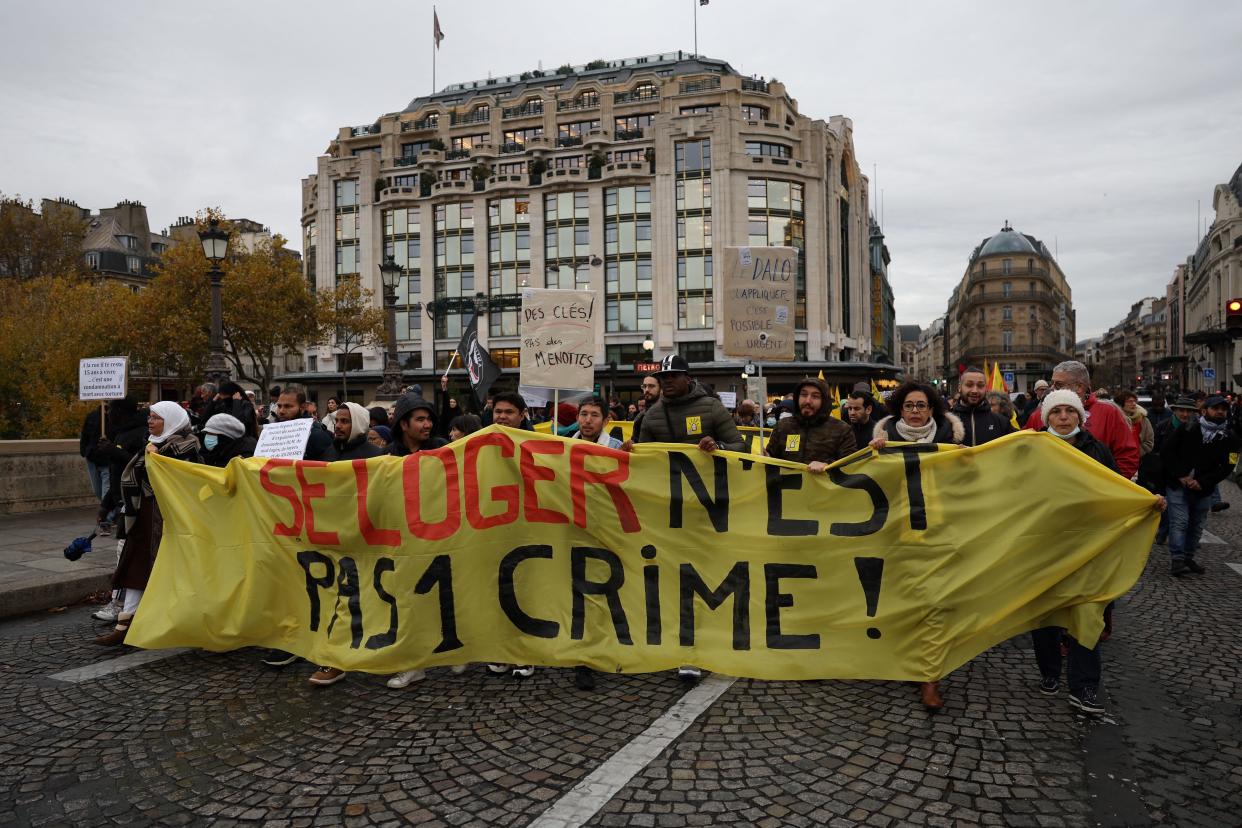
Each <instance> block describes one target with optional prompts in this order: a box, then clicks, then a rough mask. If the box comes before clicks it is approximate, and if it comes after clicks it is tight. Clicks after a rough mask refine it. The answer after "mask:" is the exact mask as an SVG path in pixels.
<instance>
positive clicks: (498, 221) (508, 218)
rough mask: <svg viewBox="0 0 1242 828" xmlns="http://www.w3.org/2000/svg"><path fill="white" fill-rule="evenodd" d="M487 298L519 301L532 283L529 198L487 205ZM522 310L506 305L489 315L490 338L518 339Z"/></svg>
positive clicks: (493, 202)
mask: <svg viewBox="0 0 1242 828" xmlns="http://www.w3.org/2000/svg"><path fill="white" fill-rule="evenodd" d="M487 273H488V296H489V297H491V298H492V299H508V300H516V298H517V296H518V289H519V288H520V287H521V286H522V285H523V284H529V281H530V196H525V195H522V196H513V197H510V198H495V199H492V200H491V201H489V202H487ZM518 312H519V308H518V307H517V306H516V305H514V306H512V307H510V306H508V305H506V306H504V307H494V308H493V309H492V310H491V312H490V313H488V332H489V334H490V335H491V336H517V334H518Z"/></svg>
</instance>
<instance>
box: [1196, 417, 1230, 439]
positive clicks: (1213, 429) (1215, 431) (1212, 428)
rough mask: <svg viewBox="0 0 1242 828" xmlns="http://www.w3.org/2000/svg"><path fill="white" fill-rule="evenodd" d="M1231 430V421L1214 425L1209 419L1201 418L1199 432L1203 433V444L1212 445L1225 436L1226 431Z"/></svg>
mask: <svg viewBox="0 0 1242 828" xmlns="http://www.w3.org/2000/svg"><path fill="white" fill-rule="evenodd" d="M1228 428H1229V421H1228V420H1226V421H1225V422H1223V423H1214V422H1212V421H1211V420H1209V419H1208V418H1207V417H1204V416H1202V415H1200V416H1199V430H1200V431H1202V432H1203V442H1204V443H1210V442H1212V441H1213V440H1215V439H1216V438H1217V437H1219V436H1221V435H1223V434H1224V433H1225V430H1226V429H1228Z"/></svg>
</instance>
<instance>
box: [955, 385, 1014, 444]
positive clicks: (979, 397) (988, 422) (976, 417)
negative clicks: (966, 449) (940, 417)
mask: <svg viewBox="0 0 1242 828" xmlns="http://www.w3.org/2000/svg"><path fill="white" fill-rule="evenodd" d="M958 390H959V391H960V394H959V395H958V400H957V405H955V406H953V409H952V410H953V413H954V414H956V415H957V418H958V419H959V420H961V421H962V426H963V427H964V428H965V429H966V436H965V437H964V438H963V439H962V445H964V446H981V445H983V444H984V443H988V442H991V441H992V440H995V439H996V438H997V437H1004V436H1005V435H1006V434H1012V433H1013V424H1012V423H1010V422H1009V418H1008V417H1005V416H1003V415H1001V414H997V413H996V412H994V411H993V410H992V404H991V402H990V401H989V400H988V379H987V377H985V376H984V375H983V371H982V370H981V369H979V368H974V367H971V368H967V369H966V370H965V371H964V372H963V373H962V379H961V381H960V382H959V383H958Z"/></svg>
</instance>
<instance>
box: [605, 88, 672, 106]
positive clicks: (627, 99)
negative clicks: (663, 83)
mask: <svg viewBox="0 0 1242 828" xmlns="http://www.w3.org/2000/svg"><path fill="white" fill-rule="evenodd" d="M658 100H660V93H659V91H658V90H652V91H650V92H614V93H612V102H613V103H614V104H625V103H637V102H638V101H658Z"/></svg>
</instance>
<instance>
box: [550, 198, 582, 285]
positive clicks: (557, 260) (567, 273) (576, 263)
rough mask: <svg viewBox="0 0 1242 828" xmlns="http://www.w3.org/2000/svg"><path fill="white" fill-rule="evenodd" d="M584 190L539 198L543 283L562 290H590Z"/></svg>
mask: <svg viewBox="0 0 1242 828" xmlns="http://www.w3.org/2000/svg"><path fill="white" fill-rule="evenodd" d="M587 205H588V196H587V193H586V191H585V190H578V191H574V192H565V193H549V194H547V195H545V196H544V197H543V257H544V262H545V264H546V267H547V272H546V273H545V274H544V284H545V285H546V286H547V287H550V288H560V289H562V290H567V289H577V290H588V289H590V287H591V266H590V258H591V227H590V222H589V221H588V209H587Z"/></svg>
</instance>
